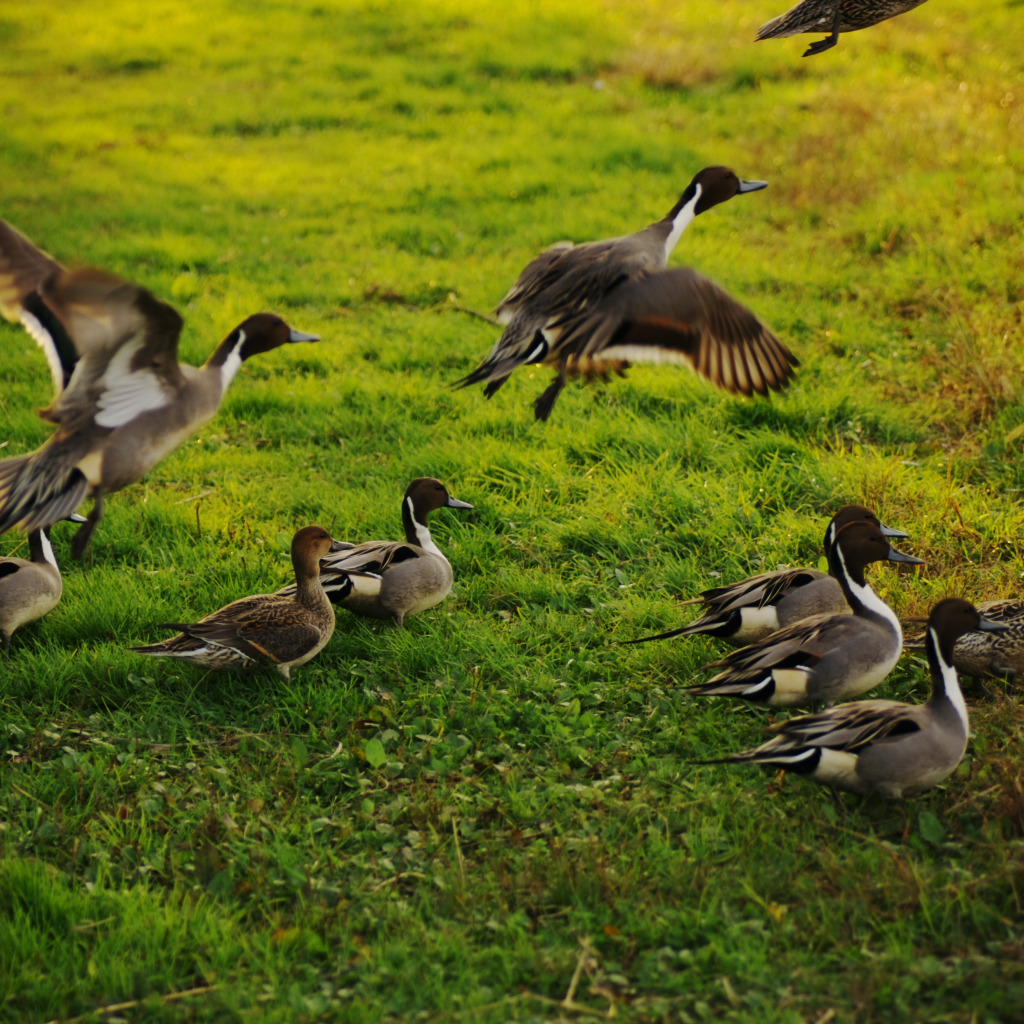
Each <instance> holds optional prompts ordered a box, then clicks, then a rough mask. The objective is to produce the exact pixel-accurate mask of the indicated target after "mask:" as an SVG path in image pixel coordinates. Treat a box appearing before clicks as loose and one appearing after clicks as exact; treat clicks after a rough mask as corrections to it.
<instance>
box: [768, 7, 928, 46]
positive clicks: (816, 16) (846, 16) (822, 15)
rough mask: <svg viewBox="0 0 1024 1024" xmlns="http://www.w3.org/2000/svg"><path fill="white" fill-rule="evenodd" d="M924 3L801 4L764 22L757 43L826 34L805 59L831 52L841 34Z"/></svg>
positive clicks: (868, 25) (812, 44) (866, 26)
mask: <svg viewBox="0 0 1024 1024" xmlns="http://www.w3.org/2000/svg"><path fill="white" fill-rule="evenodd" d="M924 2H925V0H800V3H798V4H797V5H796V6H795V7H793V8H791V9H790V10H788V11H786V13H785V14H780V15H779V16H778V17H777V18H772V20H771V21H768V22H765V23H764V24H763V25H762V26H761V27H760V28H759V29H758V30H757V38H758V39H776V38H781V37H783V36H796V35H800V34H801V33H803V32H829V33H830V35H829V36H828V37H827V38H825V39H821V40H819V41H818V42H816V43H811V45H810V46H809V47H808V48H807V49H806V50H805V51H804V56H805V57H810V56H811V55H812V54H814V53H822V52H823V51H825V50H830V49H831V48H832V47H833V46H835V45H836V43H838V42H839V33H840V32H856V31H857V30H858V29H862V28H870V27H871V26H872V25H877V24H878V23H879V22H880V21H887V20H888V19H889V18H895V17H896V15H897V14H904V13H906V12H907V11H910V10H913V9H914V8H915V7H920V6H921V4H923V3H924Z"/></svg>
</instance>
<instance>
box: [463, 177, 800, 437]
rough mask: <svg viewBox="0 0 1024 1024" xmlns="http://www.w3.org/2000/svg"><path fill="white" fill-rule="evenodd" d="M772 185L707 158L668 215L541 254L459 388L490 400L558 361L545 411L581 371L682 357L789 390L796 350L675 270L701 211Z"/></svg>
mask: <svg viewBox="0 0 1024 1024" xmlns="http://www.w3.org/2000/svg"><path fill="white" fill-rule="evenodd" d="M765 185H766V182H763V181H741V180H740V179H739V178H738V177H737V176H736V174H735V173H734V172H733V171H731V170H729V168H727V167H705V168H704V169H703V170H702V171H699V172H698V173H697V174H696V175H695V176H694V178H693V180H692V181H691V182H690V184H689V185H688V186H687V187H686V190H685V191H684V192H683V194H682V196H680V198H679V201H678V202H677V203H676V204H675V206H673V207H672V209H671V210H669V212H668V213H667V214H666V215H665V217H663V218H662V219H661V220H659V221H657V222H656V223H654V224H651V225H650V226H649V227H646V228H644V229H643V230H642V231H638V232H637V233H636V234H633V235H626V236H623V237H621V238H609V239H605V240H603V241H599V242H587V243H586V244H583V245H577V246H574V245H572V244H571V243H569V242H562V243H559V244H558V245H555V246H553V247H552V248H550V249H548V250H547V251H545V252H543V253H541V254H540V256H538V257H537V258H536V259H534V260H533V261H532V262H531V263H529V264H528V265H527V267H526V269H525V270H524V271H523V272H522V273H521V274H520V275H519V279H518V280H517V281H516V283H515V284H514V285H513V286H512V289H511V291H509V293H508V294H507V295H506V296H505V298H504V299H502V301H501V303H500V304H499V305H498V308H497V309H496V310H495V316H496V317H497V319H498V321H499V322H500V323H503V324H505V325H506V326H505V330H504V333H503V334H502V335H501V337H500V338H499V339H498V342H497V343H496V344H495V346H494V348H493V349H492V350H491V353H490V355H488V357H487V358H486V359H485V360H484V361H483V362H482V363H481V364H480V365H479V366H478V367H477V368H476V369H475V370H473V372H472V373H470V374H468V375H467V376H465V377H463V378H462V379H461V380H460V381H458V382H457V384H458V386H461V387H465V386H467V385H470V384H477V383H486V385H487V386H486V388H485V389H484V393H485V394H486V396H487V397H488V398H490V397H491V396H492V395H493V394H494V393H495V392H496V391H497V390H498V388H500V387H501V385H502V384H504V383H505V381H506V380H507V379H508V378H509V376H510V375H511V374H512V371H513V370H515V369H516V367H518V366H524V365H526V364H528V363H544V364H547V365H550V366H554V367H556V368H557V371H558V373H557V376H556V377H555V380H554V382H553V383H552V384H551V385H550V386H549V387H548V389H547V390H546V391H545V392H544V393H543V394H542V395H541V396H540V398H539V399H537V401H536V403H535V405H534V411H535V413H536V416H537V418H538V419H540V420H545V419H547V418H548V416H549V415H550V413H551V409H552V407H553V406H554V404H555V400H556V399H557V398H558V395H559V392H560V391H561V390H562V388H563V386H564V385H565V381H566V378H567V376H568V375H569V374H570V373H580V374H583V375H592V374H595V373H596V374H601V375H606V374H607V372H608V371H609V370H615V371H618V372H621V371H622V369H624V367H626V366H628V365H629V363H630V362H634V361H641V362H672V363H681V364H683V365H685V366H689V367H690V368H691V369H693V370H695V371H696V372H697V373H699V374H700V375H702V376H703V377H706V378H707V379H708V380H710V381H711V383H712V384H715V385H717V386H718V387H720V388H724V389H725V390H727V391H731V392H734V393H736V392H739V393H741V394H744V395H750V394H752V393H754V392H757V393H758V394H762V395H763V394H767V392H768V391H769V390H770V389H777V388H781V387H783V386H784V385H785V384H786V382H787V381H788V380H789V378H790V377H791V376H792V374H793V368H794V367H795V366H796V365H798V360H797V359H796V357H795V356H793V354H792V353H791V352H790V351H789V349H787V348H786V346H785V345H783V344H782V342H781V341H779V339H778V338H776V337H775V335H774V334H772V332H771V331H770V330H769V329H768V328H767V327H766V326H765V325H764V324H763V323H762V322H761V321H760V320H759V319H758V318H757V317H756V316H755V315H754V314H753V313H751V312H750V310H748V309H747V308H746V307H744V306H742V305H741V304H740V303H739V302H737V301H736V300H735V299H733V298H732V297H731V296H730V295H729V294H727V293H726V292H725V291H723V290H722V289H721V288H719V287H718V286H717V285H716V284H714V283H712V282H711V281H709V280H708V279H707V278H705V277H702V276H701V275H700V274H698V273H697V272H696V271H693V270H690V269H689V268H685V267H680V268H674V269H672V270H666V269H665V265H666V262H667V261H668V257H669V254H670V253H671V252H672V250H673V249H674V248H675V245H676V242H678V241H679V237H680V235H682V233H683V231H684V230H685V229H686V227H687V226H688V225H689V224H690V222H691V221H692V220H693V218H694V217H696V216H697V215H698V214H700V213H704V212H705V211H706V210H710V209H711V207H713V206H716V205H718V204H719V203H723V202H725V201H726V200H728V199H731V198H733V196H737V195H744V194H746V193H747V192H754V191H756V190H757V189H761V188H764V187H765Z"/></svg>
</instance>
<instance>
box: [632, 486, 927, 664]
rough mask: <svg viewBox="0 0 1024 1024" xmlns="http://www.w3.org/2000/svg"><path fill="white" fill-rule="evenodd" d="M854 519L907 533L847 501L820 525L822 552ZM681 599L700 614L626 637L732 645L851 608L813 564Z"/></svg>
mask: <svg viewBox="0 0 1024 1024" xmlns="http://www.w3.org/2000/svg"><path fill="white" fill-rule="evenodd" d="M855 522H868V523H874V524H875V525H876V526H877V527H878V528H879V529H880V530H881V531H882V534H883V535H884V536H886V537H906V536H907V535H906V534H905V533H904V532H903V531H902V530H894V529H892V528H891V527H889V526H886V525H885V524H884V523H882V522H880V521H879V519H878V516H876V515H875V513H874V512H872V511H871V509H869V508H865V507H864V506H863V505H847V506H845V507H844V508H841V509H840V510H839V511H838V512H837V513H836V514H835V515H834V516H833V517H832V519H831V520H830V521H829V524H828V527H827V528H826V530H825V541H824V548H825V557H826V558H828V556H829V552H830V551H831V549H832V544H833V542H834V541H835V537H836V533H837V532H838V531H839V530H841V529H842V528H843V527H844V526H846V524H847V523H855ZM682 604H684V605H688V604H702V605H704V611H703V613H702V614H701V616H700V618H698V619H695V620H694V621H693V622H691V623H689V624H687V625H685V626H680V627H679V628H678V629H670V630H669V631H668V632H666V633H658V634H656V635H655V636H645V637H642V638H641V639H639V640H627V641H625V642H626V643H627V644H643V643H647V641H649V640H665V639H668V638H669V637H673V636H695V635H696V634H698V633H706V634H708V635H709V636H714V637H718V639H720V640H724V641H725V642H726V643H728V644H732V645H733V646H734V647H744V646H746V645H747V644H752V643H756V642H757V641H758V640H763V639H764V638H765V637H766V636H768V634H769V633H774V632H775V631H776V630H777V629H782V628H783V627H785V626H790V625H792V624H793V623H794V622H799V621H800V620H801V619H806V618H808V617H810V616H811V615H842V614H849V613H850V612H851V610H852V609H851V608H850V606H849V605H848V604H847V603H846V597H845V595H844V594H843V588H842V587H841V586H840V585H839V581H838V580H837V579H836V578H835V577H834V576H830V575H829V574H828V573H824V572H820V571H819V570H817V569H778V570H776V571H774V572H762V573H759V574H758V575H757V576H751V577H750V578H749V579H745V580H741V581H740V582H738V583H730V584H728V585H727V586H724V587H713V588H712V589H710V590H705V591H703V592H702V593H701V594H700V595H699V596H697V597H695V598H693V600H691V601H683V602H682Z"/></svg>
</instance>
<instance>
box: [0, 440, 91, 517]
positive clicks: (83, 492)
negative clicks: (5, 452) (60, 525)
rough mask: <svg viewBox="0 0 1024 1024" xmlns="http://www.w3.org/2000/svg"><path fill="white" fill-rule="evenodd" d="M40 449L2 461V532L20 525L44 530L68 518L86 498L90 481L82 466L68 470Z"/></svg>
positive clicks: (0, 473)
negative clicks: (41, 455)
mask: <svg viewBox="0 0 1024 1024" xmlns="http://www.w3.org/2000/svg"><path fill="white" fill-rule="evenodd" d="M35 455H36V453H35V452H31V453H29V454H28V455H17V456H15V457H14V458H12V459H4V460H3V462H0V533H5V532H6V531H7V530H10V529H13V528H14V527H15V526H20V527H21V528H22V529H23V530H26V531H29V532H31V531H32V530H41V529H43V528H44V527H47V526H52V525H53V524H54V523H57V522H60V520H61V519H65V518H67V517H68V516H69V515H71V513H72V512H74V511H75V509H76V508H78V506H79V505H81V503H82V502H83V501H84V500H85V499H86V497H87V496H88V493H89V481H88V480H86V478H85V476H84V475H83V474H82V472H81V470H79V469H77V468H75V469H72V470H71V471H70V472H68V471H67V470H66V469H63V468H61V469H60V470H59V471H58V472H54V467H52V466H48V465H47V463H46V462H45V461H41V460H37V459H36V458H35Z"/></svg>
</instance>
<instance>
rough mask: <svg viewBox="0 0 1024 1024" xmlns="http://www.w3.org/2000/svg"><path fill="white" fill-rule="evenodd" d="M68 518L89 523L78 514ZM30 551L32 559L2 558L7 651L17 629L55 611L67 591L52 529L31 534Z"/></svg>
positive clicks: (0, 624)
mask: <svg viewBox="0 0 1024 1024" xmlns="http://www.w3.org/2000/svg"><path fill="white" fill-rule="evenodd" d="M68 519H70V520H71V521H72V522H76V523H84V522H85V517H84V516H80V515H78V514H77V513H76V514H74V515H71V516H68ZM28 551H29V557H28V558H15V557H14V556H13V555H12V556H9V557H7V558H0V645H2V646H3V647H4V648H7V647H9V646H10V643H11V634H12V633H13V632H14V631H15V630H16V629H19V628H20V627H22V626H24V625H26V624H27V623H29V622H35V620H36V619H41V618H42V617H43V616H44V615H45V614H46V613H47V612H50V611H53V609H54V608H55V607H56V606H57V602H58V601H60V597H61V594H62V593H63V591H64V583H63V580H62V579H61V575H60V568H59V566H58V565H57V559H56V557H55V556H54V553H53V545H52V544H51V543H50V528H49V527H46V528H45V529H42V530H33V531H32V532H31V533H30V534H29V535H28Z"/></svg>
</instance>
